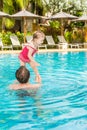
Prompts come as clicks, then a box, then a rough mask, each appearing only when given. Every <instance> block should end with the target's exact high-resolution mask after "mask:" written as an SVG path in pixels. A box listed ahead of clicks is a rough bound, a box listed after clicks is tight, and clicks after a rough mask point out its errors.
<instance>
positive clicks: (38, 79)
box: [35, 74, 41, 83]
mask: <svg viewBox="0 0 87 130" xmlns="http://www.w3.org/2000/svg"><path fill="white" fill-rule="evenodd" d="M35 80H36V82H38V83H41V77H40V75H39V74H38V75H36V79H35Z"/></svg>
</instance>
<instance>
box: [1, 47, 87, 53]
mask: <svg viewBox="0 0 87 130" xmlns="http://www.w3.org/2000/svg"><path fill="white" fill-rule="evenodd" d="M20 51H21V50H3V51H0V54H18V53H20ZM80 51H87V48H79V49H78V48H73V49H71V48H70V49H65V50H64V49H40V50H38V53H46V52H80Z"/></svg>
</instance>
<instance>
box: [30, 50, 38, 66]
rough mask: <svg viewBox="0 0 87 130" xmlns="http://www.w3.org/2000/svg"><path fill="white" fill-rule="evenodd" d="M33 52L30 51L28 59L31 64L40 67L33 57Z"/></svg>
mask: <svg viewBox="0 0 87 130" xmlns="http://www.w3.org/2000/svg"><path fill="white" fill-rule="evenodd" d="M32 51H33V50H32V49H29V52H28V58H29V59H30V61H31V62H33V63H34V65H35V66H39V65H40V64H39V63H38V62H36V61H35V60H34V58H33V57H32Z"/></svg>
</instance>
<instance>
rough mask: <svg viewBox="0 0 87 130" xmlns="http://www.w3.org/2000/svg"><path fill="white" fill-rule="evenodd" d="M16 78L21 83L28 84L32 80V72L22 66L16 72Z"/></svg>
mask: <svg viewBox="0 0 87 130" xmlns="http://www.w3.org/2000/svg"><path fill="white" fill-rule="evenodd" d="M15 76H16V78H17V80H18V81H19V82H20V83H27V82H28V80H29V78H30V72H29V70H28V69H27V68H26V67H25V66H21V67H20V68H19V69H18V70H17V71H16V73H15Z"/></svg>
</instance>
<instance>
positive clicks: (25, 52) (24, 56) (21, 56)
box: [18, 46, 37, 62]
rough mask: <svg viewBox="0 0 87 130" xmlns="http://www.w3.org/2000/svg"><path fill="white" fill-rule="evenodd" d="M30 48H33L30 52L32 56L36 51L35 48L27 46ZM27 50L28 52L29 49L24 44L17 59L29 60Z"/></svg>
mask: <svg viewBox="0 0 87 130" xmlns="http://www.w3.org/2000/svg"><path fill="white" fill-rule="evenodd" d="M29 47H30V48H32V49H33V52H32V54H31V55H32V56H33V55H34V54H35V53H36V52H37V50H36V49H35V48H33V47H31V46H29ZM28 52H29V49H28V48H27V46H25V47H24V48H23V50H22V52H21V53H20V54H19V56H18V57H19V59H20V60H22V61H23V62H30V59H29V58H28Z"/></svg>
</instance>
